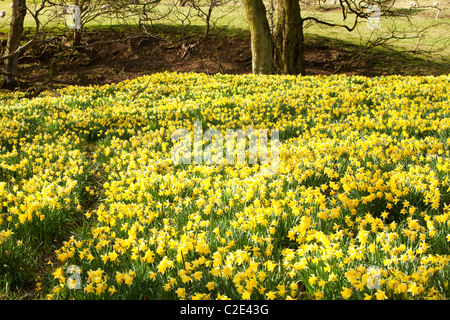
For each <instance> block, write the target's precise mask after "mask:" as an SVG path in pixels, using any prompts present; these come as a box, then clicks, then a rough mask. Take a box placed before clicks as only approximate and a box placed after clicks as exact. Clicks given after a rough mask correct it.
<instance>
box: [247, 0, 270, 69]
mask: <svg viewBox="0 0 450 320" xmlns="http://www.w3.org/2000/svg"><path fill="white" fill-rule="evenodd" d="M243 4H244V7H245V12H246V15H247V21H248V24H249V27H250V37H251V49H252V72H253V73H254V74H273V73H274V71H275V68H274V60H273V40H272V35H271V33H270V28H269V22H268V21H267V16H266V8H265V6H264V3H263V2H262V0H243Z"/></svg>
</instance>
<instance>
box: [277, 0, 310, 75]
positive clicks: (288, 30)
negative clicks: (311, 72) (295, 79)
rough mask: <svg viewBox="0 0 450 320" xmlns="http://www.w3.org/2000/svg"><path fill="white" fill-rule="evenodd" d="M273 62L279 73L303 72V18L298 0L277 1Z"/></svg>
mask: <svg viewBox="0 0 450 320" xmlns="http://www.w3.org/2000/svg"><path fill="white" fill-rule="evenodd" d="M274 54H275V64H276V68H277V71H278V73H281V74H293V75H296V74H302V75H304V74H305V59H304V41H303V20H302V17H301V14H300V5H299V2H298V0H279V1H278V26H277V31H276V36H275V52H274Z"/></svg>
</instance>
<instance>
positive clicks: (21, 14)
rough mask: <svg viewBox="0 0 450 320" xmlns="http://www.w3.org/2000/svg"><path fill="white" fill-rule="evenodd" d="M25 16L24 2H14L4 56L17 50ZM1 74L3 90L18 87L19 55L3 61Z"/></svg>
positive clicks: (16, 0) (22, 0)
mask: <svg viewBox="0 0 450 320" xmlns="http://www.w3.org/2000/svg"><path fill="white" fill-rule="evenodd" d="M26 14H27V5H26V0H14V1H13V8H12V16H11V24H10V26H9V33H8V41H7V44H6V52H5V55H10V54H13V53H14V52H15V51H16V50H17V49H18V48H19V46H20V39H21V37H22V33H23V22H24V20H25V15H26ZM3 72H4V74H3V76H2V81H1V85H0V86H1V87H2V88H4V89H14V88H16V87H17V86H18V85H19V82H18V80H17V75H18V73H19V53H17V54H15V55H13V56H12V57H10V58H8V59H6V60H5V62H4V67H3Z"/></svg>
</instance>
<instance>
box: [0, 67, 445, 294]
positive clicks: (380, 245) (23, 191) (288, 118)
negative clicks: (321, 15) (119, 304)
mask: <svg viewBox="0 0 450 320" xmlns="http://www.w3.org/2000/svg"><path fill="white" fill-rule="evenodd" d="M449 84H450V77H449V76H440V77H400V76H389V77H379V78H365V77H356V76H352V77H350V76H330V77H324V76H315V77H294V76H255V75H239V76H231V75H214V76H207V75H202V74H178V73H162V74H155V75H151V76H146V77H142V78H138V79H135V80H130V81H124V82H121V83H118V84H112V85H106V86H102V87H97V86H91V87H69V88H65V89H61V90H59V91H58V94H59V95H60V97H54V96H52V94H51V93H48V94H47V93H44V94H42V95H41V96H40V97H38V98H35V99H32V100H27V99H24V98H21V97H20V96H17V97H15V96H10V95H7V96H6V95H5V97H3V98H2V101H3V103H4V106H3V107H1V108H2V109H1V111H2V115H3V118H2V119H1V124H2V128H3V127H4V128H5V129H4V130H2V132H1V133H0V135H1V136H0V140H1V141H2V152H1V154H0V157H1V158H0V170H1V171H0V174H1V175H2V176H1V177H2V180H1V182H0V205H1V210H2V211H1V212H2V213H1V219H0V259H2V257H3V256H4V255H5V254H4V252H5V250H6V249H5V248H4V247H3V245H2V243H3V242H5V243H6V240H7V239H11V237H16V238H15V239H16V241H18V240H20V239H22V238H26V237H32V238H35V239H36V241H44V242H45V241H52V239H53V238H52V237H55V234H54V233H52V232H50V231H49V230H50V228H53V229H55V230H56V231H58V230H65V229H64V228H62V229H58V226H59V225H61V224H63V225H75V226H78V228H77V229H75V230H76V231H72V232H71V234H72V235H71V236H66V238H65V241H64V242H63V244H62V245H61V246H60V247H59V248H58V249H57V250H56V255H57V258H58V260H59V261H58V264H57V265H58V267H57V268H56V267H55V270H53V278H54V279H55V283H54V286H53V288H52V289H51V292H50V294H49V295H48V298H49V299H67V298H71V299H72V298H73V299H144V298H146V299H447V298H448V297H449V295H450V291H449V290H450V289H449V286H448V278H449V276H450V275H449V272H450V269H449V262H450V261H449V259H450V257H449V252H450V251H449V243H450V219H449V218H450V184H449V172H450V157H449V148H448V143H449V142H450V121H449V119H450V117H449V115H450V104H449V102H448V101H449V98H450V90H449V88H450V86H449ZM196 121H200V122H201V123H202V126H203V130H204V131H206V130H208V129H218V130H220V131H221V132H223V133H224V134H225V132H226V130H227V129H234V130H236V129H243V130H246V129H277V130H279V132H280V145H279V166H278V171H277V172H276V173H274V174H273V175H265V174H262V170H261V168H262V165H261V164H259V163H256V164H252V163H248V164H242V163H241V164H229V163H219V164H214V165H209V164H203V163H191V164H178V163H175V162H174V161H173V158H172V157H171V151H172V149H173V147H174V143H173V141H172V140H171V134H172V133H173V132H174V131H175V130H177V129H180V128H182V129H186V130H188V131H189V132H191V133H192V134H194V122H196ZM92 199H95V201H92ZM46 221H48V222H46ZM74 268H75V269H74Z"/></svg>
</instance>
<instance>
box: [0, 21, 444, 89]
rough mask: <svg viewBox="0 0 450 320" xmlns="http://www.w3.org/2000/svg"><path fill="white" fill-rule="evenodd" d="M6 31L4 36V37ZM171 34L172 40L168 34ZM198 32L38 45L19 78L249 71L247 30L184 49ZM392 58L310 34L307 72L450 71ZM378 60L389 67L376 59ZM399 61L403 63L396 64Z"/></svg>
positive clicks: (72, 81) (95, 34)
mask: <svg viewBox="0 0 450 320" xmlns="http://www.w3.org/2000/svg"><path fill="white" fill-rule="evenodd" d="M5 36H6V35H1V36H0V37H1V38H3V39H4V37H5ZM122 38H124V34H123V33H122V31H121V30H119V29H108V30H101V31H100V30H88V31H86V32H85V33H84V37H83V39H82V43H84V44H87V43H94V42H96V41H108V40H111V39H122ZM168 38H169V39H170V40H167V39H168ZM199 38H200V36H199V35H194V36H187V37H183V38H180V37H177V36H175V37H172V36H169V37H166V39H162V38H160V37H151V36H142V37H135V38H131V39H128V40H126V41H121V42H114V43H108V44H101V45H95V46H90V47H86V48H81V49H78V50H64V49H61V48H60V47H58V46H55V45H46V46H45V47H44V46H42V47H35V48H34V49H32V50H29V51H28V52H26V53H25V54H24V55H23V56H22V57H21V59H20V68H21V70H20V80H21V81H22V82H23V83H24V88H26V87H30V86H38V85H39V84H41V83H43V82H45V81H46V80H47V79H48V78H49V72H50V70H51V69H53V77H52V80H51V82H50V83H49V85H50V86H51V87H60V86H67V85H82V86H88V85H104V84H109V83H116V82H120V81H123V80H127V79H134V78H136V77H139V76H142V75H146V74H152V73H158V72H165V71H168V72H199V73H206V74H216V73H224V74H246V73H251V49H250V38H249V36H243V35H227V34H225V33H224V34H222V35H211V36H209V37H207V38H206V39H205V40H204V41H202V42H200V43H197V45H195V46H194V47H192V48H190V49H189V50H186V47H188V46H189V45H192V44H194V43H196V42H197V41H198V40H199ZM176 39H178V40H176ZM64 41H65V42H66V43H67V44H70V39H69V38H68V37H67V36H66V37H63V39H62V42H64ZM4 42H5V41H3V43H4ZM58 57H59V59H58V60H56V59H57V58H58ZM390 58H391V59H392V61H389V57H386V56H382V55H380V54H373V53H372V54H370V55H359V56H358V55H357V49H355V48H350V47H348V46H346V45H345V44H342V45H336V43H334V42H333V41H332V40H329V39H328V40H327V39H326V38H323V39H315V40H312V39H308V38H307V39H306V41H305V61H306V72H307V74H308V75H331V74H334V73H345V74H348V75H366V76H376V75H386V74H430V73H431V74H440V73H446V72H448V71H447V70H441V69H440V66H435V68H434V69H433V70H432V68H431V69H430V68H428V69H427V70H419V69H417V68H416V69H414V67H411V68H405V63H404V62H402V61H400V60H399V59H400V57H395V58H394V57H390ZM386 59H388V60H386ZM54 61H57V62H54ZM380 61H381V62H383V63H384V65H385V67H383V64H379V63H378V62H380ZM396 61H397V63H395V62H396ZM53 62H54V63H53ZM52 63H53V66H52ZM395 64H397V65H398V66H399V68H397V69H396V68H395ZM430 66H431V62H430ZM430 70H431V71H430Z"/></svg>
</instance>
